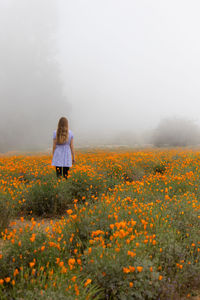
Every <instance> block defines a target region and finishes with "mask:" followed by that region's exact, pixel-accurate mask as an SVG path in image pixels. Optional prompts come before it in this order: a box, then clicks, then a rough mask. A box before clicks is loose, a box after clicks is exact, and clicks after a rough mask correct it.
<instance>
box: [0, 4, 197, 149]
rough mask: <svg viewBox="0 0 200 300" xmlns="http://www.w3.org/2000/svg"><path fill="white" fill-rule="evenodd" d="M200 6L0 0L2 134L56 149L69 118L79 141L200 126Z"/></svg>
mask: <svg viewBox="0 0 200 300" xmlns="http://www.w3.org/2000/svg"><path fill="white" fill-rule="evenodd" d="M199 11H200V3H199V1H197V0H193V1H185V0H173V1H172V0H169V1H163V0H153V1H149V0H123V1H122V0H101V1H99V0H84V1H82V0H73V1H72V0H57V1H56V0H0V62H1V70H0V104H1V110H0V133H1V136H2V135H3V136H4V138H5V141H6V142H7V140H9V139H11V140H12V141H13V140H14V143H16V144H17V145H18V147H19V146H20V145H21V148H23V143H25V144H26V145H28V144H29V145H32V146H34V145H35V146H36V147H38V145H39V144H42V145H49V146H51V142H52V130H54V129H56V126H57V121H58V118H59V117H61V116H66V117H67V118H68V119H69V124H70V128H71V129H72V130H73V131H74V133H75V138H76V140H77V141H81V140H84V141H87V139H88V140H90V138H91V137H93V138H95V139H96V140H98V138H99V140H101V139H102V138H103V137H105V138H107V139H109V137H110V136H113V137H115V136H116V137H117V136H119V135H120V134H123V133H127V134H135V135H137V134H140V133H141V132H143V131H148V130H151V129H153V128H155V127H156V126H157V124H158V123H159V122H160V120H162V119H163V118H166V117H173V116H174V117H179V116H180V117H184V118H186V119H190V120H192V121H195V122H196V123H197V124H198V125H200V115H199V111H200V101H199V99H200V84H199V83H200V55H199V53H200V38H199V28H200V18H199ZM27 132H29V134H28V135H27ZM6 138H7V140H6ZM76 140H75V141H76ZM12 141H10V140H9V142H8V143H7V147H8V148H9V147H11V148H13V142H12ZM19 148H20V147H19ZM0 152H1V151H0Z"/></svg>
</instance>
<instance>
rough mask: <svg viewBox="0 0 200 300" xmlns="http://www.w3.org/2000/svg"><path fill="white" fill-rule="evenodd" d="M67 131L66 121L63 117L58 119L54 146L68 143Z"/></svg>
mask: <svg viewBox="0 0 200 300" xmlns="http://www.w3.org/2000/svg"><path fill="white" fill-rule="evenodd" d="M68 136H69V130H68V120H67V119H66V118H65V117H62V118H60V120H59V121H58V127H57V133H56V144H64V143H66V142H67V141H68Z"/></svg>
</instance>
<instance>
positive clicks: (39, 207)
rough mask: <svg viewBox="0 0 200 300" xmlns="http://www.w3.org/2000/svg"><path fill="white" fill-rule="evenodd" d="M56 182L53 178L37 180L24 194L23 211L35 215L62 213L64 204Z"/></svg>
mask: <svg viewBox="0 0 200 300" xmlns="http://www.w3.org/2000/svg"><path fill="white" fill-rule="evenodd" d="M59 193H60V191H59V189H58V186H57V182H56V181H55V180H53V179H50V180H47V181H41V182H40V181H38V182H36V183H35V184H33V185H32V187H31V188H30V189H29V190H28V191H27V193H26V195H25V202H24V205H23V209H24V211H25V213H28V214H30V213H31V214H33V215H36V216H52V215H57V214H60V213H63V211H64V208H63V206H65V205H64V204H63V201H62V200H63V199H62V197H59V195H58V194H59Z"/></svg>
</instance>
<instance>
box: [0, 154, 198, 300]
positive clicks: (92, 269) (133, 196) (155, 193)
mask: <svg viewBox="0 0 200 300" xmlns="http://www.w3.org/2000/svg"><path fill="white" fill-rule="evenodd" d="M199 166H200V152H198V151H195V150H183V149H176V150H173V149H172V150H152V149H149V150H143V151H133V150H129V151H123V150H115V151H111V150H109V151H108V150H93V151H92V150H90V151H89V150H88V151H82V152H79V153H77V163H76V164H75V165H74V166H73V167H72V168H71V170H70V172H69V178H68V179H67V180H65V179H59V180H58V179H57V178H56V174H55V170H54V168H53V167H51V156H49V155H24V156H22V155H13V156H2V157H0V232H1V237H0V241H1V244H0V245H1V248H0V299H68V300H70V299H88V300H89V299H94V300H97V299H102V300H103V299H111V300H112V299H113V300H114V299H122V300H123V299H138V300H140V299H147V300H148V299H160V300H161V299H183V297H184V298H190V297H191V295H192V291H194V290H196V289H198V288H199V286H200V260H199V255H200V187H199V182H200V168H199ZM46 220H48V223H47V222H46ZM45 222H46V223H45ZM45 224H47V226H45Z"/></svg>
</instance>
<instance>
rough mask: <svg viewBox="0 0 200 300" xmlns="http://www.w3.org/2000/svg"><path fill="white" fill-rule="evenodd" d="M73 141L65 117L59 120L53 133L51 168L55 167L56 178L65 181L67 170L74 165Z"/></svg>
mask: <svg viewBox="0 0 200 300" xmlns="http://www.w3.org/2000/svg"><path fill="white" fill-rule="evenodd" d="M73 140H74V136H73V133H72V132H71V130H69V128H68V120H67V119H66V118H65V117H62V118H60V120H59V122H58V127H57V131H56V130H55V131H54V132H53V159H52V166H55V167H56V175H57V177H60V176H63V177H65V178H66V179H67V176H68V171H69V168H70V167H71V166H72V164H74V163H75V153H74V145H73Z"/></svg>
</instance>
